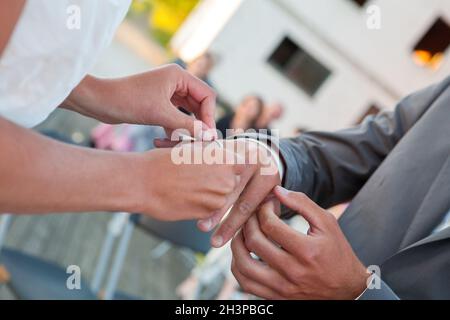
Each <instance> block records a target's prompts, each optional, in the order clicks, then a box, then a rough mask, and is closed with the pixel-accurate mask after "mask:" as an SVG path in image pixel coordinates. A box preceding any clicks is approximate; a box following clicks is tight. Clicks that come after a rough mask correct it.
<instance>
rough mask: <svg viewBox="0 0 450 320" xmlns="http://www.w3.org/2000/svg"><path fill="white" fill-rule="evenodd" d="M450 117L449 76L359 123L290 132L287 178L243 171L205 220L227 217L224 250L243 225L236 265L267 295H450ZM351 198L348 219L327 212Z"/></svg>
mask: <svg viewBox="0 0 450 320" xmlns="http://www.w3.org/2000/svg"><path fill="white" fill-rule="evenodd" d="M449 121H450V77H448V78H446V79H444V80H443V81H442V82H440V83H438V84H435V85H433V86H430V87H428V88H425V89H423V90H420V91H418V92H416V93H413V94H411V95H409V96H408V97H406V98H404V99H403V100H401V101H400V102H399V104H398V105H397V107H396V108H395V110H394V111H392V112H383V113H380V114H378V115H375V116H369V117H367V118H366V119H365V121H364V122H363V123H362V124H360V125H358V126H356V127H354V128H350V129H346V130H341V131H337V132H334V133H330V132H307V133H304V134H302V135H301V136H300V137H297V138H292V139H282V140H281V141H280V142H279V144H278V146H279V151H280V156H281V157H280V159H279V160H281V163H282V166H281V168H282V169H283V171H282V172H283V173H282V178H281V179H278V178H277V177H274V176H270V175H266V176H263V175H258V174H256V173H255V174H254V175H253V176H252V177H251V178H250V179H249V178H248V177H246V178H245V179H243V180H244V183H246V186H245V187H244V191H243V193H242V195H241V196H240V198H239V199H238V200H237V201H236V202H235V204H234V206H233V209H232V210H231V212H230V213H229V214H228V216H227V217H226V218H225V219H224V220H223V221H222V222H221V220H222V218H221V217H222V216H223V215H222V216H220V215H219V214H218V215H215V216H214V217H213V218H211V219H209V221H201V222H200V223H199V224H200V225H202V223H204V224H205V225H208V226H210V227H212V228H214V227H215V226H216V225H217V224H219V223H220V222H221V224H220V226H219V228H218V229H217V230H216V231H215V234H214V235H213V237H212V244H213V245H214V246H216V247H217V246H222V245H224V244H225V243H227V242H228V241H229V240H230V239H231V238H232V237H233V236H235V234H236V232H238V231H239V230H240V229H241V228H242V227H243V229H242V231H241V232H240V233H238V235H237V236H236V237H235V239H234V240H233V244H232V250H233V273H234V275H235V276H236V278H237V279H238V281H239V283H240V284H241V286H242V287H243V288H244V289H245V291H247V292H249V293H252V294H255V295H257V296H260V297H263V298H267V299H356V298H359V299H399V298H400V299H449V298H450V285H449V284H450V272H449V268H448V265H449V261H450V247H449V245H450V241H449V239H450V197H449V195H450V139H449V137H450V126H449V125H448V124H449ZM243 138H244V136H243ZM246 138H247V139H255V138H261V137H258V135H246ZM280 185H283V186H284V187H285V188H286V189H287V190H286V189H284V188H282V187H280ZM274 187H275V189H274ZM240 188H242V186H241V187H240ZM288 190H291V191H288ZM271 191H274V194H275V196H276V199H271V200H270V201H269V202H267V203H265V199H267V196H268V195H269V194H270V193H271ZM350 200H351V204H350V205H349V206H348V208H347V209H346V210H345V212H344V213H343V215H342V216H341V217H340V219H339V220H336V217H335V216H334V215H333V214H331V213H330V212H328V211H326V210H324V209H322V208H329V207H332V206H333V205H337V204H340V203H345V202H347V201H350ZM280 203H281V204H282V205H283V207H282V210H281V211H280V209H279V205H280ZM258 208H261V209H258ZM280 213H281V214H282V215H281V216H282V217H283V218H289V217H291V216H292V215H300V216H302V217H304V218H305V219H306V220H307V221H308V222H309V225H310V228H309V231H308V232H307V234H301V233H298V232H295V231H293V230H292V229H291V228H289V227H288V226H287V225H286V224H284V223H283V222H282V221H281V220H280V219H279V218H278V215H279V214H280ZM211 222H212V223H211ZM252 254H256V255H257V256H258V257H260V258H261V259H262V261H263V262H261V261H257V260H255V259H253V258H252Z"/></svg>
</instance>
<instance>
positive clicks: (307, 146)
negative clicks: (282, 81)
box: [280, 77, 450, 216]
mask: <svg viewBox="0 0 450 320" xmlns="http://www.w3.org/2000/svg"><path fill="white" fill-rule="evenodd" d="M449 84H450V77H449V78H447V79H446V80H444V81H443V82H441V83H439V84H437V85H434V86H431V87H429V88H426V89H424V90H421V91H419V92H417V93H414V94H412V95H410V96H408V97H407V98H405V99H403V100H402V101H401V102H400V103H399V104H398V105H397V107H396V108H395V110H394V111H393V112H384V113H381V114H379V115H378V116H375V117H374V116H372V117H368V118H367V119H366V120H365V121H364V122H363V124H361V125H360V126H357V127H354V128H351V129H346V130H342V131H338V132H334V133H326V132H309V133H306V134H303V135H301V136H300V137H297V138H293V139H286V140H281V141H280V153H281V156H282V159H283V161H284V164H285V168H286V173H285V176H284V182H283V183H284V186H285V187H286V188H287V189H289V190H293V191H298V192H303V193H305V194H307V195H308V196H309V197H310V198H311V199H313V200H314V201H315V202H316V203H318V204H319V205H320V206H322V207H324V208H327V207H331V206H333V205H335V204H339V203H343V202H346V201H348V200H350V199H352V198H353V197H354V196H355V194H356V193H357V192H358V191H359V190H360V189H361V187H362V186H363V185H364V184H365V182H366V181H367V180H368V179H369V177H370V176H371V175H372V173H373V172H374V171H375V170H376V169H377V168H378V167H379V165H380V164H381V162H382V161H383V160H384V159H385V158H386V156H387V155H388V154H389V153H390V152H391V150H392V149H393V148H394V147H395V146H396V144H397V143H398V142H399V141H400V139H402V137H403V136H404V135H405V134H406V133H407V132H408V130H409V129H410V128H411V127H412V126H414V124H415V123H416V122H417V121H419V119H420V118H421V117H422V115H423V114H424V113H425V112H426V111H427V110H428V108H430V106H432V105H433V102H434V101H435V100H436V99H437V98H438V97H439V96H440V95H441V94H442V92H443V91H444V90H446V88H448V87H449ZM286 213H287V212H286V210H284V214H285V216H286Z"/></svg>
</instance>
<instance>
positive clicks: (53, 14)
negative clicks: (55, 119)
mask: <svg viewBox="0 0 450 320" xmlns="http://www.w3.org/2000/svg"><path fill="white" fill-rule="evenodd" d="M130 2H131V0H56V1H55V0H27V1H26V4H25V7H24V10H23V12H22V14H21V16H20V18H19V21H18V22H17V25H16V28H15V30H14V32H13V34H12V36H11V38H10V41H9V43H8V45H7V47H6V49H5V50H4V52H3V54H2V55H1V57H0V117H4V118H6V119H9V120H11V121H13V122H15V123H17V124H19V125H21V126H25V127H33V126H35V125H37V124H39V123H40V122H42V121H44V120H45V119H46V118H47V117H48V115H49V114H50V113H51V112H52V111H53V110H55V109H56V108H57V107H58V106H59V105H60V104H61V103H62V102H63V101H64V100H65V99H66V98H67V96H68V95H69V94H70V92H71V91H72V90H73V89H74V88H75V87H76V86H77V85H78V84H79V83H80V81H81V80H82V79H83V78H84V77H85V76H86V75H87V73H88V72H89V71H90V70H91V68H92V67H93V66H94V64H95V62H96V61H97V59H98V57H99V55H100V54H101V52H102V50H103V49H105V48H106V47H107V46H108V45H109V44H110V43H111V41H112V38H113V36H114V33H115V31H116V29H117V27H118V26H119V24H120V22H121V21H122V20H123V19H124V18H125V15H126V13H127V11H128V8H129V6H130Z"/></svg>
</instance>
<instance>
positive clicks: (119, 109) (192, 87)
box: [62, 65, 216, 140]
mask: <svg viewBox="0 0 450 320" xmlns="http://www.w3.org/2000/svg"><path fill="white" fill-rule="evenodd" d="M215 103H216V94H215V92H214V91H213V90H212V89H211V88H210V87H209V86H208V85H207V84H205V83H204V82H203V81H201V80H199V79H197V78H196V77H194V76H192V75H190V74H189V73H188V72H187V71H185V70H184V69H182V68H181V67H179V66H177V65H167V66H163V67H160V68H157V69H154V70H152V71H149V72H146V73H142V74H138V75H134V76H130V77H126V78H120V79H112V80H106V79H97V78H94V77H91V76H88V77H86V78H85V79H84V80H83V81H82V82H81V83H80V85H79V86H78V87H77V88H76V89H75V90H74V91H73V92H72V94H71V95H70V96H69V97H68V99H67V100H66V101H65V102H64V103H63V104H62V107H64V108H67V109H70V110H73V111H76V112H79V113H81V114H84V115H87V116H90V117H93V118H96V119H98V120H100V121H102V122H105V123H111V124H118V123H131V124H145V125H158V126H162V127H164V128H165V129H166V131H167V132H168V133H169V134H170V133H171V132H172V131H174V130H176V129H184V130H188V131H189V133H190V134H191V135H192V136H193V137H196V138H197V139H201V140H211V139H212V137H215V134H216V133H215V127H216V125H215V120H214V115H215ZM180 107H183V108H185V109H186V110H188V111H191V112H192V113H193V114H194V115H195V117H196V118H197V120H200V121H202V126H201V128H200V129H201V130H198V129H197V130H194V129H195V123H196V121H195V120H196V119H195V118H194V117H191V116H188V115H186V114H184V113H182V112H181V111H180V110H179V108H180ZM197 131H200V132H197Z"/></svg>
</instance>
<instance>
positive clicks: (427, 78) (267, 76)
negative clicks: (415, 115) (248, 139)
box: [172, 0, 450, 135]
mask: <svg viewBox="0 0 450 320" xmlns="http://www.w3.org/2000/svg"><path fill="white" fill-rule="evenodd" d="M449 44H450V1H449V0H226V1H224V0H204V1H203V2H202V3H201V4H200V5H199V7H198V8H197V9H196V10H195V12H194V13H193V14H192V15H191V16H190V17H189V19H188V20H187V21H186V23H185V24H184V26H183V27H182V28H181V30H180V31H179V32H178V34H177V35H176V36H175V38H174V39H173V41H172V47H173V49H174V51H175V52H177V53H178V54H179V55H180V56H181V57H182V58H183V59H186V60H189V59H192V58H193V57H195V56H196V55H198V54H200V53H201V52H203V51H205V50H209V51H211V52H212V53H213V54H214V55H215V56H216V57H217V66H216V68H215V69H214V71H213V73H212V75H211V79H212V81H213V82H214V84H215V86H216V88H217V90H218V92H219V93H220V95H221V96H222V97H223V98H225V99H227V100H228V101H229V102H230V103H232V104H234V105H235V104H237V103H238V102H239V101H240V100H241V98H242V97H243V96H244V95H246V94H248V93H257V94H260V95H261V96H262V97H263V98H264V99H265V100H267V101H268V102H281V103H283V104H284V105H285V106H286V113H285V116H284V117H283V119H282V120H280V122H279V123H278V124H276V127H277V128H281V133H282V134H283V135H290V134H292V132H294V131H295V130H296V128H307V129H313V130H336V129H340V128H344V127H348V126H349V125H353V124H355V123H357V122H358V121H360V119H361V118H362V117H363V116H364V115H365V114H366V113H371V112H374V111H376V110H379V109H392V108H394V107H395V103H396V102H397V101H398V100H399V99H400V98H402V97H404V96H406V95H407V94H409V93H410V92H412V91H415V90H417V89H420V88H422V87H425V86H427V85H429V84H432V83H434V82H437V81H439V80H441V79H443V78H444V77H446V76H448V75H450V53H449V51H450V50H448V47H449Z"/></svg>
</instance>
